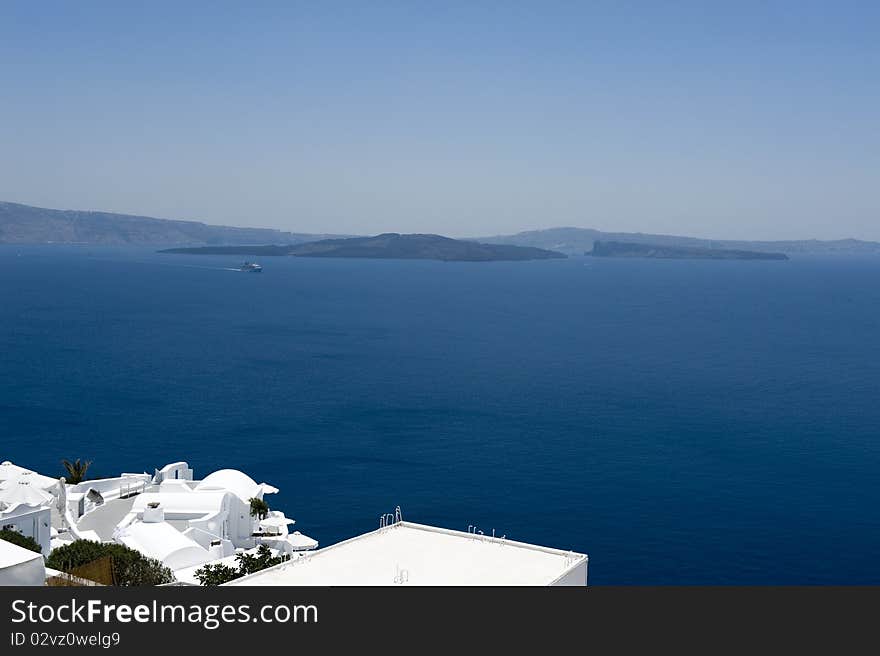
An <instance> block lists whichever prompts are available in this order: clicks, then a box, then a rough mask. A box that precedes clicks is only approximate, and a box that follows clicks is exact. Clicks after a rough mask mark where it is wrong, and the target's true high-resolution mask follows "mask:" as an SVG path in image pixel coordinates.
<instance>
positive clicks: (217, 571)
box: [195, 563, 241, 585]
mask: <svg viewBox="0 0 880 656" xmlns="http://www.w3.org/2000/svg"><path fill="white" fill-rule="evenodd" d="M239 576H241V574H239V573H238V570H237V569H235V568H234V567H230V566H229V565H224V564H223V563H216V564H214V565H210V564H208V565H205V566H203V567H200V568H199V569H197V570H196V571H195V577H196V578H197V579H198V580H199V583H201V584H202V585H223V584H224V583H229V582H230V581H232V580H233V579H237V578H238V577H239Z"/></svg>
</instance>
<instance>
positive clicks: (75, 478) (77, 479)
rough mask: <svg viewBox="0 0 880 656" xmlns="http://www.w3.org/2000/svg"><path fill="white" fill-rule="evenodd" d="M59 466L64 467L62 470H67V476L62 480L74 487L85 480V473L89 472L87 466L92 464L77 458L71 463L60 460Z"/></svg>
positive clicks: (89, 461)
mask: <svg viewBox="0 0 880 656" xmlns="http://www.w3.org/2000/svg"><path fill="white" fill-rule="evenodd" d="M61 464H62V465H64V468H65V469H66V470H67V476H65V477H64V480H65V481H66V482H67V483H70V484H71V485H76V484H77V483H82V482H83V481H84V480H86V472H87V471H88V470H89V465H91V464H92V461H91V460H85V461H81V460H80V459H79V458H77V459H76V460H74V461H73V462H71V461H70V460H67V459H65V460H62V461H61Z"/></svg>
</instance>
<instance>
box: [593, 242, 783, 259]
mask: <svg viewBox="0 0 880 656" xmlns="http://www.w3.org/2000/svg"><path fill="white" fill-rule="evenodd" d="M588 255H592V256H593V257H646V258H653V259H663V260H787V259H788V255H786V254H785V253H771V252H767V251H744V250H732V249H727V248H698V247H695V246H657V245H656V244H635V243H632V242H622V241H596V242H594V243H593V250H592V251H591V252H590V253H588Z"/></svg>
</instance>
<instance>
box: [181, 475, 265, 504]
mask: <svg viewBox="0 0 880 656" xmlns="http://www.w3.org/2000/svg"><path fill="white" fill-rule="evenodd" d="M196 490H229V491H230V492H232V493H233V494H234V495H235V496H237V497H238V498H239V499H242V500H244V501H248V500H250V499H252V498H254V497H256V496H260V492H261V490H262V487H261V486H260V485H258V484H257V482H256V481H254V479H252V478H251V477H250V476H248V475H247V474H245V473H244V472H240V471H238V470H237V469H220V470H219V471H215V472H214V473H213V474H209V475H208V476H206V477H205V478H204V479H202V480H201V481H200V482H199V484H198V485H196Z"/></svg>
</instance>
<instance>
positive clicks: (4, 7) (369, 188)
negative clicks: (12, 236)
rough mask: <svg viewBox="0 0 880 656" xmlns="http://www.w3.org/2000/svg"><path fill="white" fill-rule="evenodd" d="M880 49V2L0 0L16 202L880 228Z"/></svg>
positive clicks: (183, 213)
mask: <svg viewBox="0 0 880 656" xmlns="http://www.w3.org/2000/svg"><path fill="white" fill-rule="evenodd" d="M180 5H185V6H183V7H181V6H180ZM712 5H716V6H712ZM878 34H880V3H875V2H825V3H817V2H794V1H786V2H760V3H759V2H754V3H752V2H730V3H723V4H722V3H710V2H659V1H656V2H622V1H619V2H586V1H584V2H532V3H520V2H497V3H493V2H479V1H476V0H475V1H473V2H462V3H458V2H445V3H444V2H436V1H435V2H418V1H410V2H356V3H337V2H331V1H326V2H324V1H322V2H311V3H297V2H284V3H222V2H210V3H198V2H189V3H165V2H150V3H143V4H142V5H140V4H137V5H136V4H135V3H120V2H77V3H74V2H15V1H9V0H7V1H6V2H3V3H0V62H2V63H0V199H2V200H9V201H16V202H23V203H29V204H34V205H42V206H48V207H59V208H76V209H104V210H110V211H120V212H130V213H138V214H148V215H153V216H162V217H169V218H188V219H199V220H204V221H208V222H212V223H221V224H230V225H251V226H267V227H278V228H284V229H291V230H298V231H308V232H318V231H320V232H348V233H361V234H365V233H376V232H382V231H392V230H393V231H399V232H438V233H443V234H449V235H453V236H478V235H488V234H496V233H506V232H515V231H519V230H526V229H533V228H542V227H550V226H558V225H576V226H583V227H595V228H599V229H605V230H626V231H644V232H666V233H678V234H690V235H695V236H704V237H717V238H755V239H759V238H761V239H764V238H768V239H773V238H808V237H817V238H836V237H849V236H854V237H861V238H866V239H880V118H878V117H880V37H878Z"/></svg>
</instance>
